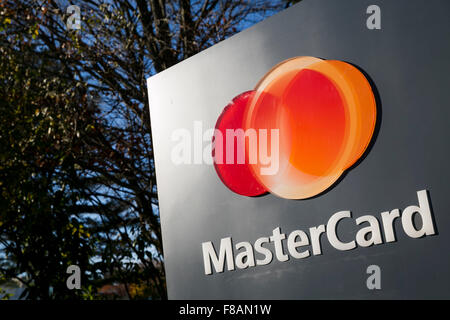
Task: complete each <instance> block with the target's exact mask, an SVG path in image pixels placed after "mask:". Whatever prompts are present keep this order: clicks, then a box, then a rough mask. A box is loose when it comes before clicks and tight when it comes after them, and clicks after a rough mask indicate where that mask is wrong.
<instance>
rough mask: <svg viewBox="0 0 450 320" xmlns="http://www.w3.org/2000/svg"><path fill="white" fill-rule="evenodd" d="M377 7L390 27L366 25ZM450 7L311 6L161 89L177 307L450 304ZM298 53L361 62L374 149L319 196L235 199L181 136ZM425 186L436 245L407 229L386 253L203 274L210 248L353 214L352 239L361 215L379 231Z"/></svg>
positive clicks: (211, 55) (167, 230) (162, 157)
mask: <svg viewBox="0 0 450 320" xmlns="http://www.w3.org/2000/svg"><path fill="white" fill-rule="evenodd" d="M373 4H376V5H378V6H379V8H380V9H381V29H375V30H370V29H368V28H367V26H366V21H367V18H368V17H369V16H370V15H369V14H367V13H366V10H367V8H368V6H369V5H373ZM449 11H450V2H449V1H447V0H440V1H439V0H431V1H419V0H396V1H388V0H377V1H366V0H346V1H336V0H314V1H313V0H305V1H303V2H301V3H300V4H298V5H296V6H294V7H292V8H290V9H288V10H285V11H283V12H281V13H279V14H277V15H275V16H273V17H271V18H269V19H267V20H265V21H263V22H262V23H259V24H257V25H255V26H254V27H252V28H250V29H248V30H245V31H243V32H241V33H239V34H238V35H236V36H234V37H232V38H230V39H228V40H226V41H223V42H221V43H219V44H217V45H215V46H213V47H212V48H210V49H208V50H205V51H204V52H201V53H199V54H197V55H196V56H194V57H192V58H189V59H187V60H186V61H184V62H182V63H180V64H178V65H176V66H174V67H172V68H170V69H168V70H166V71H164V72H162V73H160V74H157V75H156V76H154V77H152V78H150V79H149V81H148V90H149V93H150V112H151V121H152V130H153V141H154V150H155V161H156V173H157V182H158V194H159V201H160V213H161V223H162V233H163V242H164V243H163V244H164V257H165V264H166V272H167V285H168V293H169V297H170V298H172V299H225V298H226V299H315V298H319V299H323V298H324V299H347V298H351V299H353V298H356V299H372V298H375V299H376V298H384V299H389V298H401V299H403V298H450V289H449V285H450V255H449V248H448V246H449V243H450V232H449V230H450V196H449V187H448V186H449V181H450V169H449V158H450V151H449V139H450V135H449V124H450V108H449V106H450V94H449V84H450V59H449V57H450V41H449V39H450V20H449V19H448V12H449ZM295 56H314V57H320V58H322V59H336V60H342V61H346V62H349V63H352V64H354V65H356V66H358V67H359V68H361V69H362V70H364V72H365V73H366V74H367V75H368V77H370V79H371V80H372V82H373V84H374V90H375V91H376V92H377V96H378V99H379V101H378V113H379V119H378V130H377V132H376V133H375V137H374V141H373V143H372V146H371V148H370V150H368V152H367V153H366V156H365V157H364V159H363V160H362V161H361V162H360V163H359V164H358V165H357V166H355V167H354V168H353V169H351V170H350V171H348V172H347V173H346V174H345V177H344V178H343V179H341V180H340V181H339V183H337V184H336V185H335V186H334V187H333V188H331V189H329V190H328V191H327V192H325V193H323V194H321V195H319V196H317V197H313V198H310V199H307V200H286V199H282V198H278V197H276V196H274V195H271V194H269V195H266V196H264V197H256V198H250V197H244V196H240V195H237V194H235V193H233V192H231V191H230V190H229V189H227V187H226V186H225V185H224V184H222V182H221V181H220V179H219V177H218V176H217V174H216V172H215V170H214V167H213V166H212V165H208V164H204V163H203V164H195V163H193V164H181V165H177V164H175V163H174V161H173V158H172V156H171V154H172V152H173V148H174V146H175V145H176V142H175V141H173V140H172V135H173V132H175V131H176V130H179V129H180V128H184V129H186V130H187V131H188V132H192V139H195V137H194V135H195V130H196V129H194V127H195V126H197V129H198V125H199V123H201V125H202V128H201V129H202V130H203V131H205V130H206V129H208V128H214V125H215V123H216V121H217V118H218V116H219V115H220V113H221V112H222V110H223V108H224V107H225V106H226V105H227V104H228V103H229V102H230V100H231V99H232V98H233V97H235V96H236V95H238V94H239V93H241V92H244V91H246V90H249V89H252V88H253V87H254V86H255V84H256V83H257V82H258V80H259V79H260V78H261V77H262V76H263V75H264V74H265V73H266V72H267V71H268V70H269V69H270V68H271V67H272V66H274V65H276V64H277V63H279V62H281V61H283V60H285V59H288V58H291V57H295ZM206 144H207V142H204V144H203V145H202V147H203V146H205V145H206ZM193 152H194V151H193ZM193 157H194V156H193ZM424 189H426V190H428V199H429V202H430V203H429V205H430V210H431V211H432V214H433V219H434V227H435V234H434V235H431V236H425V237H421V238H411V237H410V236H408V235H407V234H406V233H405V231H404V229H403V227H402V220H401V219H396V220H395V222H394V226H395V227H394V231H395V236H396V241H393V242H389V243H387V242H386V241H385V237H386V234H384V233H383V243H382V244H379V245H373V246H370V247H360V246H358V247H357V248H355V249H353V250H348V251H340V250H337V249H336V248H334V247H333V246H332V245H331V244H330V242H329V241H327V238H326V237H325V236H324V235H322V238H321V244H322V254H321V255H311V256H309V257H307V258H305V259H295V258H293V257H290V258H289V260H288V261H286V262H280V261H278V260H277V259H276V258H275V256H274V258H273V261H272V262H271V263H269V264H267V265H261V266H255V267H250V268H246V269H239V268H235V270H233V271H228V270H227V269H226V268H225V271H224V272H221V273H217V272H214V273H213V274H211V275H206V274H205V268H204V263H203V258H204V257H203V252H202V243H204V242H208V241H211V242H212V243H213V244H214V247H215V248H216V250H218V248H219V246H220V240H221V239H223V238H226V237H231V238H232V241H233V245H234V244H236V243H238V242H241V241H247V242H250V243H251V244H253V243H254V242H255V241H256V240H257V239H258V238H260V237H265V236H267V237H269V236H271V235H272V231H273V230H274V229H275V228H277V227H280V228H281V232H283V233H285V234H286V235H288V234H289V233H290V232H292V231H294V230H305V231H308V230H309V228H310V227H314V226H318V225H321V224H327V221H328V220H329V218H330V217H331V216H332V215H333V214H334V213H336V212H338V211H342V210H349V211H351V213H352V219H344V220H342V222H341V223H340V224H339V226H338V229H339V237H340V240H341V241H343V242H349V241H351V240H354V239H355V234H356V232H357V231H358V230H359V229H361V226H358V225H356V223H355V219H356V218H358V217H361V216H364V215H369V214H370V215H373V216H375V217H376V218H377V219H378V222H379V223H380V225H381V224H382V223H381V222H382V221H381V215H380V214H381V213H382V212H385V211H390V210H392V209H396V208H397V209H400V212H401V210H403V209H404V208H406V207H408V206H410V205H416V206H418V205H419V202H418V197H417V191H420V190H424ZM415 219H416V220H417V219H418V218H417V215H416V216H415ZM416 223H417V224H418V226H417V228H420V223H421V222H420V221H416ZM284 245H285V246H286V243H284ZM268 247H269V246H268ZM270 250H271V251H272V252H274V249H273V246H272V247H270ZM285 250H286V249H285ZM370 265H377V266H379V268H380V274H381V278H380V281H381V289H374V290H370V289H368V286H367V279H368V278H369V276H370V275H369V274H368V273H367V267H368V266H370Z"/></svg>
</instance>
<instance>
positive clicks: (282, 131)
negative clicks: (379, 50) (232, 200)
mask: <svg viewBox="0 0 450 320" xmlns="http://www.w3.org/2000/svg"><path fill="white" fill-rule="evenodd" d="M375 123H376V102H375V98H374V94H373V91H372V88H371V86H370V84H369V82H368V81H367V79H366V78H365V76H364V75H363V74H362V73H361V72H360V71H359V70H358V69H357V68H355V67H354V66H352V65H351V64H348V63H346V62H342V61H337V60H322V59H319V58H315V57H295V58H292V59H288V60H285V61H283V62H281V63H280V64H278V65H276V66H275V67H273V68H272V69H271V70H270V71H269V72H268V73H267V74H266V75H265V76H264V77H263V78H262V79H261V80H260V81H259V82H258V84H257V85H256V87H255V89H254V90H252V91H248V92H245V93H243V94H241V95H239V96H238V97H236V98H235V99H233V102H232V103H231V104H229V105H228V106H227V107H226V108H225V109H224V111H223V112H222V114H221V115H220V117H219V119H218V120H217V123H216V132H218V131H219V132H223V133H225V132H226V130H227V129H234V130H236V129H242V130H243V131H246V130H248V129H252V130H254V131H255V132H260V130H266V131H267V132H272V130H273V129H275V130H278V133H279V139H278V141H276V142H274V141H272V140H271V139H270V138H268V140H267V143H268V144H269V146H268V147H267V148H268V150H277V151H278V154H277V155H271V156H272V157H274V156H276V157H277V161H279V163H278V170H277V171H276V172H275V173H274V174H262V172H264V168H265V167H266V166H267V163H266V162H264V161H261V159H258V161H256V162H253V163H252V162H251V161H248V160H249V158H248V156H249V152H250V151H251V150H250V149H249V148H250V147H249V143H245V160H246V161H245V163H237V162H236V161H234V162H233V163H220V162H218V161H215V162H214V166H215V169H216V171H217V173H218V175H219V177H220V179H221V180H222V182H223V183H224V184H225V185H226V186H227V187H228V188H229V189H231V190H232V191H234V192H236V193H239V194H241V195H246V196H256V195H261V194H264V193H266V192H271V193H273V194H275V195H277V196H279V197H282V198H287V199H306V198H310V197H313V196H315V195H317V194H320V193H321V192H323V191H324V190H326V189H328V188H329V187H330V186H332V185H333V184H334V183H335V182H336V180H337V179H338V178H339V177H340V176H341V175H342V173H343V172H344V171H345V170H346V169H348V168H349V167H351V166H352V165H353V164H354V163H355V162H356V161H357V160H358V159H359V158H360V157H361V156H362V154H363V153H364V151H365V150H366V148H367V146H368V145H369V143H370V140H371V138H372V135H373V132H374V129H375ZM216 138H217V134H216V136H215V138H214V139H216ZM260 138H261V137H258V139H260ZM221 139H222V140H223V144H222V146H219V147H218V146H217V145H216V148H215V150H214V154H213V156H214V159H215V160H216V158H217V155H218V154H220V156H221V157H226V154H227V152H228V153H229V152H233V155H234V156H235V157H236V154H237V153H238V152H237V151H238V150H237V149H236V148H237V146H236V144H234V149H233V150H230V149H229V148H228V150H227V143H226V141H225V140H226V139H227V136H226V134H223V137H221ZM271 143H277V145H276V146H271V145H270V144H271ZM258 144H259V145H260V144H261V141H260V140H258ZM229 145H232V144H229Z"/></svg>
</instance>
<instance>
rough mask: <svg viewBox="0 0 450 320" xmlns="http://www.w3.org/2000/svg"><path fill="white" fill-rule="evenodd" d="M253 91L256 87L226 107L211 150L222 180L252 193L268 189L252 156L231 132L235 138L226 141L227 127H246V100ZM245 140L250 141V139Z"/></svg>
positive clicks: (260, 192) (254, 194)
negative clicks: (240, 155) (255, 170)
mask: <svg viewBox="0 0 450 320" xmlns="http://www.w3.org/2000/svg"><path fill="white" fill-rule="evenodd" d="M254 95H255V91H247V92H244V93H242V94H240V95H238V96H237V97H235V98H234V99H233V101H232V102H231V103H230V104H228V105H227V106H226V107H225V108H224V109H223V111H222V114H221V115H220V116H219V119H217V123H216V127H215V129H216V130H215V133H214V137H213V143H214V147H213V154H212V156H213V159H214V168H215V169H216V171H217V174H218V176H219V178H220V180H222V182H223V184H225V185H226V186H227V187H228V188H229V189H230V190H231V191H233V192H235V193H238V194H240V195H243V196H249V197H255V196H259V195H262V194H264V193H266V192H267V190H266V189H265V188H264V187H263V186H262V185H261V184H260V183H259V182H258V180H257V179H256V178H255V176H254V174H253V172H252V170H251V169H250V167H249V157H248V154H247V152H245V145H243V144H239V143H238V139H236V138H234V136H231V135H228V137H231V138H232V139H233V140H234V141H232V140H231V141H228V143H227V130H234V132H236V130H238V129H242V130H244V125H243V124H244V115H245V112H246V109H247V104H248V103H249V102H250V101H251V99H252V98H253V96H254ZM220 136H221V137H220ZM229 139H230V138H229ZM220 140H221V141H220ZM221 142H222V143H221ZM245 143H248V141H246V142H245ZM238 149H240V150H238ZM230 152H232V153H233V154H231V153H230ZM238 152H242V153H243V155H244V157H245V158H244V159H245V161H243V163H241V162H242V161H238V160H239V159H238ZM227 154H228V155H229V159H227ZM232 155H233V157H232ZM227 160H228V161H227ZM241 160H242V158H241ZM227 162H229V163H227Z"/></svg>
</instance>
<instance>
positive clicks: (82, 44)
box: [0, 0, 287, 298]
mask: <svg viewBox="0 0 450 320" xmlns="http://www.w3.org/2000/svg"><path fill="white" fill-rule="evenodd" d="M76 4H77V5H79V6H80V8H81V18H82V23H81V27H82V28H81V30H79V31H76V30H68V29H67V26H66V24H65V22H66V21H67V18H68V14H66V8H67V6H68V3H67V1H54V0H45V1H44V0H42V1H28V0H15V1H3V2H2V4H1V6H2V7H1V8H2V10H3V13H2V17H3V21H4V26H3V27H4V31H3V32H4V34H5V36H6V37H5V39H2V40H0V41H1V42H2V47H3V46H4V45H7V46H10V47H16V48H17V46H18V45H19V43H20V41H18V40H17V39H16V38H15V37H14V35H15V34H28V35H29V36H27V37H26V39H27V41H28V42H29V43H32V45H29V46H27V47H26V48H25V50H26V51H27V52H29V55H34V54H36V53H39V54H38V56H39V57H42V59H43V60H42V61H40V62H37V63H38V65H39V63H40V65H41V66H47V65H49V66H53V67H54V69H55V70H48V76H49V77H52V76H53V77H55V78H56V79H57V80H56V81H59V79H61V80H63V81H61V82H60V85H61V86H63V85H67V87H64V88H61V91H60V93H61V94H62V92H72V91H74V92H75V93H74V94H73V96H71V97H70V99H63V100H58V101H59V103H60V104H61V106H60V107H58V108H57V109H58V111H56V110H55V114H54V117H52V119H53V118H55V117H56V118H55V119H57V120H53V121H54V123H58V125H59V122H60V121H61V122H63V123H65V122H64V120H60V119H71V118H73V117H74V116H75V115H74V113H71V112H70V111H68V110H72V111H73V110H78V112H80V113H81V114H84V112H87V115H86V117H87V118H86V120H85V122H83V126H82V130H78V129H80V128H81V127H80V126H79V125H77V130H78V131H77V130H75V131H74V128H71V127H70V126H68V127H66V128H68V130H71V131H70V132H71V133H72V135H73V133H74V132H79V136H76V143H75V144H73V140H71V141H72V142H70V143H69V142H68V143H63V140H61V139H62V138H61V137H63V136H65V134H64V133H61V135H60V136H58V137H60V139H56V138H55V139H56V140H50V141H46V144H47V147H48V145H52V146H53V147H51V148H50V149H51V151H52V152H56V149H57V148H59V150H61V152H62V153H69V154H71V156H66V157H65V158H64V160H62V162H61V163H62V164H63V165H65V164H67V167H66V166H60V167H57V163H58V162H54V163H52V165H49V170H54V171H55V172H57V173H58V175H61V176H64V177H66V178H67V184H65V185H70V186H71V188H69V189H64V190H63V192H62V193H59V194H60V196H61V197H62V199H64V202H63V205H62V206H61V207H60V211H61V212H63V214H62V215H61V216H66V217H71V215H70V214H69V213H70V212H73V211H75V212H77V213H78V216H80V217H81V216H84V217H85V218H77V223H78V224H79V225H81V226H83V230H89V231H88V232H89V234H90V236H91V238H92V239H95V240H86V239H84V238H82V239H83V241H87V242H86V249H89V250H91V251H89V250H87V251H86V253H85V254H84V256H83V257H85V260H87V262H86V263H85V269H83V268H82V270H83V272H85V271H86V270H90V269H92V272H90V273H85V274H89V275H90V278H89V279H90V281H92V283H95V285H96V286H100V285H101V284H102V283H122V284H124V286H125V288H126V290H127V293H128V296H129V297H130V298H141V297H142V295H143V294H142V292H145V295H151V296H152V297H153V298H165V297H166V290H165V275H164V268H163V248H162V236H161V229H160V220H159V210H158V199H157V189H156V179H155V169H154V159H153V146H152V137H151V130H150V116H149V105H148V97H147V89H146V78H148V77H149V76H151V75H153V74H155V73H157V72H160V71H163V70H165V69H167V68H169V67H170V66H172V65H174V64H176V63H178V62H180V61H182V60H184V59H186V58H187V57H189V56H192V55H194V54H196V53H198V52H200V51H202V50H204V49H206V48H207V47H209V46H211V45H213V44H215V43H217V42H219V41H221V40H223V39H226V38H227V37H229V36H231V35H232V34H234V33H236V32H238V31H239V30H241V29H243V28H245V27H246V26H248V25H250V24H251V23H254V22H256V21H258V20H261V19H262V18H264V17H266V16H268V15H270V14H272V13H274V12H276V11H277V10H279V9H281V8H283V7H285V6H286V5H287V3H286V2H285V1H244V0H229V1H220V0H202V1H200V0H199V1H187V0H177V1H175V0H173V1H164V0H115V1H105V2H103V1H99V0H86V1H78V2H77V3H76ZM5 21H6V22H5ZM14 54H17V52H15V53H13V52H7V53H6V55H4V59H5V61H6V60H8V59H10V58H11V56H12V55H14ZM5 63H6V62H5ZM17 65H20V66H24V71H23V72H25V73H26V72H28V70H29V69H33V68H35V66H34V64H32V65H30V63H29V62H25V61H16V62H13V66H17ZM57 70H63V71H62V72H59V73H58V72H57ZM11 74H12V76H14V74H15V71H12V73H11ZM46 74H47V73H46ZM37 78H38V76H36V78H34V79H35V80H34V81H33V82H39V80H38V79H37ZM2 81H5V83H6V82H7V83H9V84H11V83H12V82H11V81H12V80H11V79H9V78H5V77H4V79H2ZM41 82H43V80H42V79H41ZM15 86H16V87H21V88H24V89H25V91H27V92H28V90H30V88H28V87H27V86H26V80H25V79H24V80H23V81H22V82H21V83H20V84H16V85H15ZM9 88H11V87H9ZM71 88H72V89H71ZM73 88H76V89H73ZM7 90H8V89H6V92H4V94H5V95H8V94H10V91H7ZM47 90H48V89H46V88H45V87H39V86H38V87H36V88H35V89H34V91H33V94H34V95H35V96H30V97H29V98H28V99H29V100H27V101H26V102H24V104H30V105H33V108H34V106H36V108H35V109H39V110H41V109H43V106H44V105H49V104H51V105H53V104H55V102H56V101H53V100H52V101H41V100H39V99H38V100H36V102H35V104H32V103H31V101H34V100H35V97H37V96H42V93H43V92H47ZM71 90H72V91H71ZM150 94H151V93H150ZM54 99H56V97H55V98H54ZM36 103H37V104H36ZM10 104H11V105H14V104H15V101H14V97H12V98H11V99H10ZM68 106H70V108H68V110H66V107H68ZM15 107H17V106H15ZM150 107H151V106H150ZM8 108H9V107H8ZM30 108H31V107H30ZM31 109H32V108H31ZM20 110H22V109H20ZM82 110H83V111H82ZM89 110H90V111H89ZM31 111H32V110H31ZM31 111H30V112H31ZM21 112H22V111H18V114H19V115H20V113H21ZM58 112H59V113H58ZM39 114H40V111H39ZM58 114H60V118H57V116H58ZM29 116H32V115H31V113H29ZM77 116H79V114H77ZM46 119H49V118H47V116H46ZM7 123H8V120H5V122H4V123H2V130H4V131H3V132H2V139H6V137H7V136H8V135H9V137H10V138H11V137H13V138H12V139H13V142H14V143H16V141H18V140H19V141H20V140H21V139H25V137H19V138H18V140H17V138H16V137H15V136H14V135H12V134H11V132H10V130H9V129H8V125H7ZM69 123H70V121H69ZM25 126H26V125H25ZM45 128H46V127H44V129H42V130H45ZM27 134H29V135H31V136H32V137H34V136H35V135H36V132H29V133H27ZM75 134H76V133H75ZM3 137H5V138H3ZM55 137H56V136H55ZM57 141H60V142H59V143H57ZM57 146H59V147H57ZM13 150H14V149H10V148H9V147H8V148H5V150H3V151H2V153H4V154H5V155H6V156H7V157H8V158H10V159H11V155H10V153H11V152H15V151H13ZM43 150H47V149H45V148H44V149H43ZM20 152H21V151H17V153H16V158H13V159H15V160H13V161H12V162H11V163H10V164H9V165H10V166H12V167H14V166H15V165H16V164H17V163H20V162H21V161H22V160H24V159H25V160H27V159H28V156H30V157H31V158H33V157H34V156H33V155H31V153H30V154H27V153H20ZM69 159H70V161H69ZM59 161H61V160H59ZM69 164H70V165H69ZM55 168H57V169H55ZM16 169H17V171H19V172H21V174H23V179H24V180H26V179H30V175H32V170H29V171H27V170H25V169H24V168H19V167H18V168H16ZM39 177H40V176H39ZM2 180H3V177H2ZM64 181H65V180H64ZM6 188H7V189H8V191H11V192H9V194H10V197H9V198H6V199H5V200H4V201H5V204H4V206H5V207H9V206H10V204H11V203H12V202H14V201H17V199H15V196H14V192H13V189H11V188H10V187H9V186H7V187H6ZM17 189H20V185H18V186H17V188H16V189H15V190H17ZM30 189H31V190H36V189H34V187H33V188H30ZM40 190H41V191H42V193H44V194H41V193H39V194H36V193H32V194H33V197H34V198H35V199H36V197H38V198H39V199H47V198H48V199H49V200H48V201H49V204H48V205H47V206H46V207H42V208H41V207H35V210H36V220H32V219H31V220H27V223H29V224H30V226H31V227H32V228H37V229H32V230H27V231H24V232H23V234H21V236H20V238H19V239H17V241H16V242H17V243H20V244H21V245H22V246H24V245H25V243H26V240H25V239H26V237H27V236H30V235H32V234H34V233H35V232H38V231H39V230H40V228H41V227H39V224H38V222H37V217H39V216H40V215H41V214H42V216H45V215H46V214H49V213H48V212H54V211H51V210H52V208H53V207H54V204H53V202H51V201H55V200H54V193H55V192H56V191H55V190H53V189H52V188H46V189H45V188H40ZM74 194H76V196H78V197H79V199H81V200H77V201H75V200H73V199H74V198H71V197H73V195H74ZM70 199H72V200H70ZM69 200H70V201H69ZM82 208H84V209H82ZM31 209H32V208H31V207H27V209H26V210H31ZM13 215H14V213H13V212H10V211H8V214H7V217H6V216H5V217H4V219H5V221H6V220H7V219H9V217H10V216H13ZM58 217H59V215H58ZM86 217H88V218H86ZM24 219H25V218H24ZM26 219H28V218H26ZM47 219H48V220H49V221H50V220H51V221H54V220H55V219H57V216H56V215H52V214H50V216H48V217H47ZM65 219H68V220H64V221H65V222H64V224H68V223H72V221H71V220H70V218H65ZM19 223H20V221H13V222H11V228H13V227H15V228H16V229H11V230H17V227H18V226H19ZM60 227H61V226H59V225H58V228H60ZM42 228H43V227H42ZM46 228H47V229H48V233H49V234H50V233H52V232H53V231H55V230H56V229H58V228H57V227H56V226H53V225H52V224H51V223H48V225H46ZM79 229H80V230H81V227H79ZM77 230H78V229H77ZM4 236H5V241H11V239H12V238H13V236H14V232H13V231H11V232H10V233H6V234H5V235H4ZM47 240H49V241H54V243H55V246H56V247H58V248H59V247H60V246H61V241H62V238H57V239H53V238H51V237H49V238H48V239H47ZM46 245H47V244H46ZM43 246H44V245H43ZM75 246H76V244H75ZM5 252H6V251H5ZM11 255H12V256H11ZM16 256H17V257H19V256H20V254H19V253H18V252H13V253H9V255H8V256H7V257H6V256H5V261H12V260H14V259H18V258H17V257H16ZM11 259H12V260H11ZM60 262H61V260H58V259H57V261H55V262H52V263H60ZM5 263H6V262H5ZM30 270H31V269H30ZM30 270H27V271H26V272H27V275H28V276H29V273H30V272H31V271H30ZM36 270H40V269H38V268H36ZM21 272H24V271H21ZM19 274H20V273H18V271H17V272H12V271H10V272H9V273H4V274H3V276H4V277H5V279H6V278H11V277H18V276H19ZM95 274H99V276H98V277H97V278H96V277H94V275H95ZM40 277H41V273H38V274H37V275H34V278H35V279H40ZM44 278H45V277H44ZM51 280H53V279H51ZM94 280H95V281H97V282H94ZM39 281H40V280H39ZM39 281H38V280H35V283H38V282H39ZM49 281H50V280H49ZM49 281H46V282H45V281H43V282H42V285H41V287H42V288H40V289H39V290H41V291H40V292H45V291H46V290H47V291H48V282H49ZM58 281H59V278H58V279H57V280H56V279H55V281H54V282H52V283H53V285H56V283H57V282H58ZM50 282H51V281H50ZM39 283H40V282H39ZM58 283H59V282H58ZM137 287H139V288H146V289H145V290H144V289H140V290H136V288H137ZM136 292H141V293H140V294H136ZM38 296H39V295H38Z"/></svg>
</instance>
